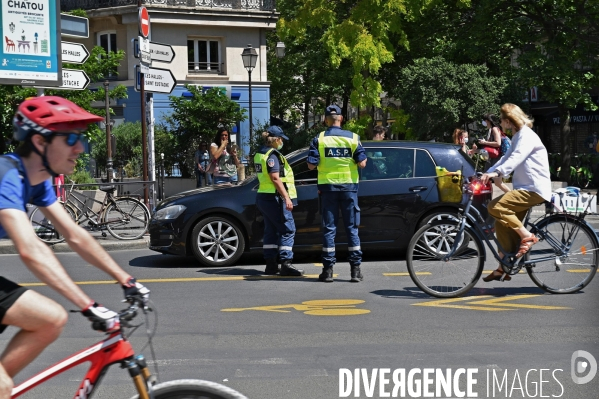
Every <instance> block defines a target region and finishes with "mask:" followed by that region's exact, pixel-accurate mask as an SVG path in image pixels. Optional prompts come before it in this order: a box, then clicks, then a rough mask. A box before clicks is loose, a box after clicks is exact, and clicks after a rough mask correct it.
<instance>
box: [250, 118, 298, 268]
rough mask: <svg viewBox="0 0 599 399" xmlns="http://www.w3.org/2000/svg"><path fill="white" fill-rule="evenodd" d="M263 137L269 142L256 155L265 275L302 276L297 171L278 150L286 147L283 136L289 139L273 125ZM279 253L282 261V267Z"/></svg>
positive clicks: (258, 203) (258, 205)
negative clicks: (296, 252)
mask: <svg viewBox="0 0 599 399" xmlns="http://www.w3.org/2000/svg"><path fill="white" fill-rule="evenodd" d="M262 137H263V138H264V142H265V145H264V147H262V148H261V149H260V151H258V152H257V153H256V155H255V156H254V165H255V167H256V174H257V175H258V181H259V182H260V187H259V188H258V194H257V195H256V206H257V207H258V209H259V210H260V212H261V213H262V215H263V216H264V239H263V241H262V248H263V250H264V259H265V260H266V270H265V271H264V274H277V273H279V274H280V275H281V276H302V275H303V274H304V271H303V270H298V269H296V268H295V267H294V266H293V264H292V262H293V239H294V238H295V222H294V221H293V215H292V214H291V211H292V210H293V205H297V194H296V191H295V185H294V183H293V182H294V180H293V171H292V170H291V167H290V166H289V164H288V163H287V160H286V159H285V157H284V156H283V155H282V154H281V153H280V152H279V151H278V150H280V149H281V148H283V139H285V140H289V138H288V137H287V136H285V135H284V134H283V130H282V129H281V128H280V127H278V126H271V127H269V128H268V129H267V130H266V132H264V133H262ZM277 256H278V257H279V260H280V262H281V270H279V265H278V262H277Z"/></svg>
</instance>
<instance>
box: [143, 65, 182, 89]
mask: <svg viewBox="0 0 599 399" xmlns="http://www.w3.org/2000/svg"><path fill="white" fill-rule="evenodd" d="M139 85H140V71H139V65H136V66H135V90H138V91H139V90H140V88H139ZM176 85H177V81H176V80H175V75H173V73H172V72H171V71H170V69H162V68H149V69H148V72H147V73H145V74H144V90H145V91H148V92H151V93H166V94H171V93H172V92H173V89H174V88H175V86H176Z"/></svg>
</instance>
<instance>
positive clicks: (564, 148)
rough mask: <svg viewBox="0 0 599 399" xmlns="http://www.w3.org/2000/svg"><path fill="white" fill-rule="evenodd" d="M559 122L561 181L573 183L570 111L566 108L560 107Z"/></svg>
mask: <svg viewBox="0 0 599 399" xmlns="http://www.w3.org/2000/svg"><path fill="white" fill-rule="evenodd" d="M558 110H559V121H560V144H561V155H562V156H561V158H562V163H561V170H560V172H559V179H560V180H561V181H567V182H568V183H570V182H571V180H572V177H571V176H570V160H571V148H570V141H571V140H570V110H569V109H568V108H567V107H566V106H564V105H561V104H560V105H559V106H558Z"/></svg>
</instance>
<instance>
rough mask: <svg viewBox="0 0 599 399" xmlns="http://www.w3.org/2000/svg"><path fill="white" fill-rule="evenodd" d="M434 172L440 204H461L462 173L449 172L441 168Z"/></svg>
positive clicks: (438, 167)
mask: <svg viewBox="0 0 599 399" xmlns="http://www.w3.org/2000/svg"><path fill="white" fill-rule="evenodd" d="M435 171H436V172H437V188H438V189H439V199H440V200H441V202H462V171H460V170H458V171H457V172H450V171H448V170H447V169H445V168H444V167H442V166H437V167H436V168H435Z"/></svg>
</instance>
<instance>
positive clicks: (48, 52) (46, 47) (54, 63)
mask: <svg viewBox="0 0 599 399" xmlns="http://www.w3.org/2000/svg"><path fill="white" fill-rule="evenodd" d="M0 15H1V16H2V23H1V24H0V36H1V37H2V50H1V54H0V83H2V84H14V85H22V86H50V87H54V86H60V85H61V84H62V74H61V50H60V19H59V18H60V8H59V3H58V0H33V1H31V0H29V1H20V0H0Z"/></svg>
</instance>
